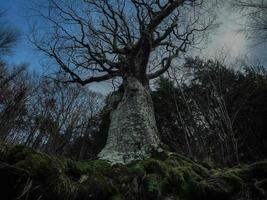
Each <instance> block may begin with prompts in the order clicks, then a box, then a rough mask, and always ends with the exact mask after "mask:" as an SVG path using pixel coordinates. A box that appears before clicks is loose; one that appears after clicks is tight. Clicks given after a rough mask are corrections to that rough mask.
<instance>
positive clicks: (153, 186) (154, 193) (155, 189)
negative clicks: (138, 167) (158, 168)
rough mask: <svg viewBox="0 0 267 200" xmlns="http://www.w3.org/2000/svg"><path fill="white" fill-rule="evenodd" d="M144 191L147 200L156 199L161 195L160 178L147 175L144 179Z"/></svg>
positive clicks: (154, 175)
mask: <svg viewBox="0 0 267 200" xmlns="http://www.w3.org/2000/svg"><path fill="white" fill-rule="evenodd" d="M144 189H145V194H146V197H147V199H157V198H159V196H160V194H161V181H160V177H158V176H157V175H156V174H149V175H147V176H146V177H145V179H144Z"/></svg>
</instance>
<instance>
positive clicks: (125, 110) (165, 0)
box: [32, 0, 215, 163]
mask: <svg viewBox="0 0 267 200" xmlns="http://www.w3.org/2000/svg"><path fill="white" fill-rule="evenodd" d="M48 2H49V5H48V8H49V9H48V11H47V12H44V9H42V10H37V11H38V13H39V15H40V16H41V17H42V18H43V19H45V20H46V22H47V23H48V24H49V27H48V28H47V29H46V30H48V31H45V32H43V34H42V36H40V35H39V34H35V36H34V37H33V38H32V40H33V43H34V44H35V45H36V47H37V48H38V49H39V50H41V51H42V52H44V53H45V54H46V55H47V56H49V57H50V58H51V59H52V60H53V61H54V63H55V64H56V65H57V66H59V68H58V72H59V74H60V75H61V76H59V77H60V80H62V81H65V82H76V83H80V84H82V85H86V84H90V83H93V82H101V81H106V80H110V79H116V78H119V79H121V80H122V84H123V88H124V89H123V91H124V94H123V97H122V99H121V101H120V102H119V104H118V105H117V106H116V108H114V110H113V111H112V113H111V116H110V119H111V124H110V128H109V135H108V139H107V143H106V146H105V147H104V149H103V150H102V151H101V152H100V154H99V157H100V158H101V159H106V160H109V161H111V162H113V163H129V162H131V161H133V160H138V159H144V158H147V157H149V156H150V155H151V153H152V152H153V151H155V150H160V141H159V138H158V133H157V132H158V131H157V126H156V122H155V117H154V111H153V103H152V100H151V96H150V93H149V80H151V79H154V78H157V77H158V76H160V75H162V74H163V73H164V72H166V71H167V70H168V69H169V68H170V67H171V65H172V64H173V63H174V61H175V59H176V58H180V57H181V56H182V55H183V54H184V53H186V52H187V51H188V50H189V48H190V47H194V46H196V45H198V44H199V43H201V42H202V41H203V39H205V36H206V34H207V31H209V30H210V29H211V28H212V27H213V24H214V23H213V22H214V20H215V18H214V17H213V15H212V14H211V13H210V11H211V7H212V4H213V3H212V1H209V2H204V1H202V0H84V1H63V0H57V1H54V0H50V1H48Z"/></svg>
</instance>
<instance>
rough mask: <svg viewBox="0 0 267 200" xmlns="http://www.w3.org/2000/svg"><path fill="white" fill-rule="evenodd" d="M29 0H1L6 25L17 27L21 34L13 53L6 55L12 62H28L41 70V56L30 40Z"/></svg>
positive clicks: (32, 67)
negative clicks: (27, 6) (27, 7)
mask: <svg viewBox="0 0 267 200" xmlns="http://www.w3.org/2000/svg"><path fill="white" fill-rule="evenodd" d="M27 3H29V0H0V9H1V10H4V11H5V15H4V17H3V21H4V22H5V24H6V25H8V26H10V27H12V28H16V29H17V30H18V31H19V32H20V34H21V37H20V40H19V43H18V44H17V45H16V47H15V48H14V50H13V55H10V56H8V57H5V59H6V60H7V61H8V62H9V63H10V64H11V65H12V64H21V63H28V64H30V69H31V70H35V71H41V66H40V63H39V61H40V56H39V55H38V54H37V53H35V51H34V50H33V48H32V46H31V45H30V43H29V42H28V39H27V35H28V33H29V27H30V26H29V21H28V18H27V9H26V4H27Z"/></svg>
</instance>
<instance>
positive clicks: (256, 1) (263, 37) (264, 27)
mask: <svg viewBox="0 0 267 200" xmlns="http://www.w3.org/2000/svg"><path fill="white" fill-rule="evenodd" d="M233 4H234V7H235V8H238V9H239V10H240V11H241V12H242V13H244V14H245V16H246V19H247V20H246V22H245V24H244V29H243V30H244V31H245V32H246V33H247V36H248V37H249V38H251V39H255V40H256V41H257V42H258V43H261V42H267V2H266V1H263V0H235V1H233Z"/></svg>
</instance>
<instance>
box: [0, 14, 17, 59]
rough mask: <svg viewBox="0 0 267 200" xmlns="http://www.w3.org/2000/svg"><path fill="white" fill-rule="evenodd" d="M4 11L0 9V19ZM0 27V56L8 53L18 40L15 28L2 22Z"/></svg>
mask: <svg viewBox="0 0 267 200" xmlns="http://www.w3.org/2000/svg"><path fill="white" fill-rule="evenodd" d="M3 15H4V12H3V11H1V10H0V19H2V17H3ZM0 25H1V27H0V56H2V55H6V54H9V53H10V52H11V50H12V47H13V46H14V45H15V44H16V42H17V41H18V37H19V34H18V32H17V31H16V30H15V29H12V28H10V27H8V26H6V25H4V23H3V22H1V24H0Z"/></svg>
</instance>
